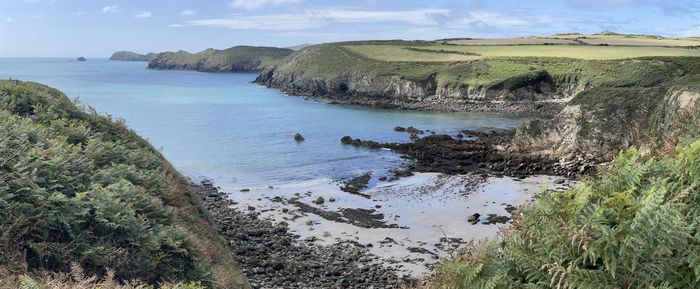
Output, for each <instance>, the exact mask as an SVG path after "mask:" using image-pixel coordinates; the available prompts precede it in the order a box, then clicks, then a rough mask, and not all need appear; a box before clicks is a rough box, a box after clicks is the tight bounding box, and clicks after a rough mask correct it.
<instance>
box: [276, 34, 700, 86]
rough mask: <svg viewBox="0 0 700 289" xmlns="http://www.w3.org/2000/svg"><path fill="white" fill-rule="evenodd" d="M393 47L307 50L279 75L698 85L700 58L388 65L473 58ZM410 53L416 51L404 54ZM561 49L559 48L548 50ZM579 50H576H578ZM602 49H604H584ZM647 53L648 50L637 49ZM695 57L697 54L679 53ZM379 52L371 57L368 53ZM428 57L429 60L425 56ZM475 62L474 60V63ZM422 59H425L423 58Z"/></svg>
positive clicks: (488, 59)
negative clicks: (535, 77)
mask: <svg viewBox="0 0 700 289" xmlns="http://www.w3.org/2000/svg"><path fill="white" fill-rule="evenodd" d="M396 44H397V43H396V42H391V43H390V44H387V45H376V44H372V45H370V46H369V47H363V46H365V45H355V44H353V45H349V44H347V43H343V44H323V45H316V46H312V47H307V48H306V49H305V50H304V51H302V52H303V55H299V56H298V57H295V58H294V59H291V60H290V61H287V62H284V63H282V64H281V65H280V66H279V67H278V68H277V69H278V70H279V71H282V72H284V73H294V74H296V75H298V76H299V77H302V78H307V77H308V78H324V79H340V78H343V77H346V76H347V75H364V76H399V77H402V78H405V79H410V80H417V81H423V80H426V79H428V78H429V77H431V76H433V75H434V76H435V78H436V79H437V80H438V82H440V83H463V84H468V85H469V86H470V87H474V89H479V88H480V87H483V88H487V87H491V86H493V85H497V84H499V83H501V82H504V81H507V80H509V79H512V78H514V77H515V78H518V77H521V76H526V75H528V74H530V73H532V72H534V71H546V72H547V73H548V74H549V75H551V77H552V79H553V80H554V84H555V85H557V84H559V83H564V82H569V81H575V82H578V83H580V84H582V85H583V84H586V83H588V84H590V85H593V86H605V87H622V86H653V85H658V84H659V83H663V82H669V81H678V82H679V83H683V84H691V83H696V84H700V57H642V58H637V59H610V60H596V59H580V58H557V57H483V58H479V56H476V55H461V54H460V55H450V56H451V57H459V58H470V60H465V61H452V62H438V61H417V59H418V60H420V59H419V58H417V57H413V58H408V57H406V56H403V57H401V58H398V59H400V60H401V61H387V60H382V59H377V58H382V57H384V58H385V59H387V58H389V57H392V59H397V57H398V56H397V55H416V54H418V55H421V56H424V55H425V53H426V52H425V51H424V50H426V49H433V50H436V53H435V54H434V55H431V56H429V57H430V59H434V58H435V57H441V58H444V57H445V55H447V54H446V53H445V51H441V50H448V49H458V50H459V51H458V52H460V53H473V52H474V51H469V50H468V49H473V48H483V47H466V46H455V45H434V44H433V45H421V46H413V45H407V46H400V45H396ZM405 47H414V48H415V49H417V50H418V51H416V50H409V49H405ZM527 47H529V46H512V47H511V46H504V47H503V48H507V49H523V48H527ZM551 47H561V46H551ZM576 47H578V46H576ZM588 48H589V49H600V48H602V49H605V48H608V47H588ZM641 48H642V49H646V51H649V50H648V49H649V48H648V47H641ZM677 50H680V51H684V52H685V51H687V52H694V53H698V52H700V50H690V49H677ZM377 51H381V53H380V55H389V54H391V53H392V52H396V53H395V55H394V56H382V57H371V56H368V55H367V54H368V53H373V52H377ZM425 57H427V56H425ZM474 58H476V59H474ZM409 59H412V60H413V61H407V60H409ZM424 59H425V58H424Z"/></svg>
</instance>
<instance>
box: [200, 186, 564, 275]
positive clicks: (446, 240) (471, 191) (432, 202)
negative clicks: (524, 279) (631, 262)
mask: <svg viewBox="0 0 700 289" xmlns="http://www.w3.org/2000/svg"><path fill="white" fill-rule="evenodd" d="M370 183H371V187H370V188H368V189H365V190H362V191H361V192H362V193H363V194H365V195H368V196H369V198H366V197H364V196H361V195H357V194H351V193H348V192H344V191H343V190H342V189H341V186H342V183H341V182H339V181H337V180H330V179H318V180H315V181H310V182H302V183H292V184H280V185H277V186H271V187H259V188H252V187H246V188H243V187H234V186H229V187H223V188H220V190H219V191H220V192H225V193H221V194H220V195H217V198H215V199H214V200H213V203H209V201H206V202H205V203H207V204H208V206H212V205H213V206H222V205H224V206H227V207H230V208H233V209H232V210H234V211H236V212H237V214H242V215H247V216H254V217H253V218H254V219H256V220H260V221H264V222H266V223H267V222H269V226H272V227H275V228H277V227H276V226H279V227H284V228H285V230H284V231H285V234H287V235H288V236H292V237H291V238H292V239H293V241H292V244H297V245H299V246H305V247H306V248H310V249H309V250H312V251H324V250H336V249H334V248H339V247H342V248H344V249H342V250H340V249H338V250H340V251H343V250H345V251H348V250H349V252H351V253H350V255H352V256H351V257H348V258H351V259H353V258H355V259H357V260H356V263H355V265H354V266H355V267H350V268H347V269H346V270H351V271H352V270H354V269H353V268H356V267H359V268H365V267H364V266H370V265H372V266H373V265H378V266H381V267H372V268H373V269H372V270H377V272H381V275H382V276H385V275H386V274H390V275H394V276H393V277H394V278H396V279H395V280H397V281H396V282H399V281H398V280H399V279H401V280H403V281H401V282H409V283H411V282H417V281H418V280H422V279H424V278H426V277H429V275H430V274H432V269H433V268H434V267H435V266H436V264H437V263H438V262H439V261H440V260H442V259H444V258H445V257H448V256H450V255H451V254H452V253H453V252H456V251H458V250H460V249H461V248H463V247H464V246H465V245H466V244H468V243H469V242H471V241H475V242H478V241H479V240H483V239H487V238H497V235H498V232H499V231H500V230H501V229H503V228H505V227H507V226H509V224H508V223H509V219H510V216H511V215H510V214H511V213H512V210H513V208H515V207H518V206H520V205H524V204H527V203H528V202H530V201H531V200H532V199H533V198H534V197H535V196H536V194H537V193H539V192H540V191H541V190H542V189H544V187H548V188H550V189H554V190H563V189H565V188H567V187H569V186H574V185H576V182H575V181H570V180H566V179H564V178H561V177H554V176H541V175H540V176H530V177H527V178H524V179H518V178H509V177H496V176H488V177H484V176H481V175H476V174H465V175H445V174H440V173H416V174H415V175H413V176H409V177H404V178H400V179H398V180H395V181H391V182H387V181H377V180H374V179H373V180H371V181H370ZM206 186H210V185H207V183H205V187H206ZM319 197H320V198H323V202H322V203H319V202H317V201H318V199H319ZM205 199H206V198H205ZM348 209H350V210H353V211H352V212H353V214H347V213H348V212H347V210H348ZM210 212H211V211H210ZM476 213H478V214H479V215H481V217H480V218H479V220H478V222H476V223H475V224H471V223H470V222H469V217H470V216H472V215H474V214H476ZM212 214H213V215H214V216H215V219H217V222H219V223H220V225H221V223H222V222H223V223H224V228H226V227H228V226H229V225H226V220H227V218H226V217H223V218H222V217H221V216H220V215H221V214H220V213H217V211H214V212H212ZM489 214H493V215H492V216H489ZM217 216H219V217H217ZM329 216H330V218H329ZM333 216H339V218H338V219H334V218H333ZM504 217H506V218H504ZM367 219H371V222H366V221H367ZM492 219H493V220H492ZM499 219H500V220H499ZM228 220H230V218H229V219H228ZM490 221H494V223H491V222H490ZM501 222H503V223H501ZM245 225H246V224H245V223H244V227H242V228H238V229H237V230H239V231H245V230H248V229H252V228H246V227H245ZM266 226H268V225H266ZM224 231H225V230H224ZM273 231H274V230H273ZM223 233H225V232H223ZM275 235H276V234H274V233H273V234H271V235H270V236H267V235H265V234H263V235H261V236H260V238H265V237H267V238H275ZM234 238H236V237H234ZM232 242H233V241H232ZM236 242H243V243H245V241H241V240H238V241H236ZM237 247H240V244H238V245H237ZM348 248H353V249H348ZM237 252H238V251H237ZM239 253H240V252H239ZM292 254H293V253H292ZM311 255H312V256H313V254H311ZM343 258H344V257H343ZM341 259H342V258H341ZM257 265H259V264H257ZM241 266H242V267H243V271H244V273H245V274H246V275H247V276H249V278H251V280H256V278H263V279H264V278H270V277H263V276H258V274H257V273H255V272H256V269H255V268H256V267H254V266H253V267H251V264H246V262H245V260H244V261H243V263H242V264H241ZM261 268H263V270H266V267H265V266H264V265H263V266H262V267H261ZM319 270H322V272H323V270H325V269H319ZM258 272H263V271H261V270H258ZM266 272H267V271H266ZM261 274H264V273H261ZM341 279H342V278H341ZM343 280H344V279H343ZM278 281H280V280H278ZM375 281H376V280H375ZM259 285H262V284H259ZM394 285H395V284H394ZM254 286H255V285H254ZM379 287H381V286H379Z"/></svg>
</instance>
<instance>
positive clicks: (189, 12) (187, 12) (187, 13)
mask: <svg viewBox="0 0 700 289" xmlns="http://www.w3.org/2000/svg"><path fill="white" fill-rule="evenodd" d="M195 14H197V12H195V11H194V10H191V9H185V10H182V12H180V15H182V16H193V15H195Z"/></svg>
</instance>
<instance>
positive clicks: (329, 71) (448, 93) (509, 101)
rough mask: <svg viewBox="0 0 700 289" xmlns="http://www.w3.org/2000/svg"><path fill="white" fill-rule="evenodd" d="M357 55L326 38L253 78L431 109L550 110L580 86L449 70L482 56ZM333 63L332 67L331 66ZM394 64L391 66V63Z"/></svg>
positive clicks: (534, 76)
mask: <svg viewBox="0 0 700 289" xmlns="http://www.w3.org/2000/svg"><path fill="white" fill-rule="evenodd" d="M407 66H409V65H408V64H406V63H396V64H393V63H386V62H381V61H375V60H371V59H363V58H361V57H360V56H358V55H353V54H352V53H351V52H349V51H344V50H342V48H341V47H339V46H334V45H332V44H326V45H317V46H311V47H306V48H303V49H302V50H300V51H299V52H297V53H295V54H293V55H291V56H289V57H287V58H286V59H285V60H283V61H282V62H281V63H280V64H279V65H277V66H275V67H272V68H269V69H266V70H264V71H262V72H261V74H260V75H259V76H258V78H257V79H256V80H255V81H256V82H257V83H259V84H262V85H266V86H268V87H274V88H277V89H280V90H282V91H285V92H287V93H289V94H293V95H302V96H309V97H314V98H318V99H322V100H325V101H329V102H333V103H349V104H362V105H369V106H377V107H389V108H403V109H418V110H435V111H489V112H508V113H520V114H535V113H537V114H543V115H549V116H551V115H554V114H555V113H556V112H558V111H559V110H561V108H562V107H563V101H564V100H566V99H567V98H570V97H571V96H572V95H573V94H575V93H577V92H578V91H580V90H583V89H585V86H581V85H579V84H580V83H579V81H578V79H577V78H575V77H571V78H567V79H562V80H557V81H559V83H555V80H554V79H553V77H552V76H551V75H550V74H549V73H548V72H547V71H544V70H540V71H534V72H532V71H527V72H524V73H522V74H515V75H513V76H511V77H508V78H504V79H502V80H500V81H496V82H494V83H490V84H488V85H484V84H470V83H465V82H461V81H459V80H458V79H452V75H451V74H452V70H459V69H464V70H467V71H469V70H477V69H480V68H481V67H482V66H484V63H483V62H479V61H476V62H473V63H457V64H441V65H439V66H438V65H435V64H432V63H427V64H422V63H415V66H417V70H418V71H419V75H404V74H403V73H402V72H404V71H402V70H406V71H405V72H407V73H415V71H408V70H409V69H414V70H415V69H416V67H407ZM333 68H336V69H333ZM392 68H395V69H392Z"/></svg>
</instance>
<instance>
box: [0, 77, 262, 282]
mask: <svg viewBox="0 0 700 289" xmlns="http://www.w3.org/2000/svg"><path fill="white" fill-rule="evenodd" d="M0 128H1V129H0V272H5V274H9V276H10V277H7V276H4V278H12V277H11V276H18V275H22V274H35V273H38V272H42V271H44V272H45V271H48V272H66V271H69V270H70V269H71V265H78V266H79V267H82V268H83V269H84V270H85V272H86V273H87V274H89V275H103V274H105V272H107V271H113V272H114V276H115V278H116V279H118V280H131V279H136V280H141V281H143V282H146V283H155V282H162V281H175V282H179V281H186V282H189V281H201V282H202V284H203V285H205V286H221V287H226V288H245V287H246V286H248V285H247V282H246V281H245V279H244V277H243V276H242V275H241V274H240V273H239V272H238V271H237V270H236V269H235V268H236V266H235V264H234V262H233V260H232V259H231V258H230V255H229V254H228V252H227V250H226V248H225V245H224V244H223V243H222V242H221V241H220V239H219V236H218V234H217V233H216V231H215V229H214V228H213V227H212V225H211V224H210V223H209V221H208V219H207V216H206V215H205V213H203V210H202V208H201V207H200V205H199V198H198V197H197V196H196V194H195V193H194V191H193V187H192V186H191V185H190V184H189V183H188V181H187V180H185V179H184V178H183V177H182V176H181V175H180V174H179V173H178V172H177V171H175V170H174V169H173V168H172V166H171V165H170V164H169V163H168V162H167V161H166V160H165V159H164V158H163V157H162V156H161V154H160V153H159V152H158V151H157V150H155V149H154V148H153V147H152V146H151V145H150V144H148V142H146V141H145V140H144V139H142V138H141V137H139V136H138V135H136V134H135V133H134V132H133V131H131V130H130V129H128V128H127V127H126V126H125V125H124V124H123V123H122V122H115V121H113V120H111V119H110V118H107V117H104V116H100V115H98V114H96V113H94V112H89V111H86V110H85V109H84V108H80V107H77V106H76V105H74V104H73V103H72V102H71V101H70V100H69V99H68V98H67V97H66V96H65V95H63V94H62V93H61V92H59V91H57V90H55V89H52V88H49V87H46V86H43V85H40V84H35V83H26V82H19V81H0ZM0 275H2V274H0ZM3 282H7V283H9V282H11V280H5V281H3ZM3 284H6V283H3Z"/></svg>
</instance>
